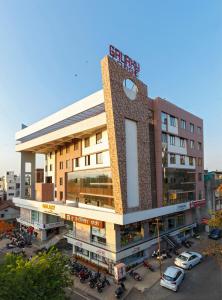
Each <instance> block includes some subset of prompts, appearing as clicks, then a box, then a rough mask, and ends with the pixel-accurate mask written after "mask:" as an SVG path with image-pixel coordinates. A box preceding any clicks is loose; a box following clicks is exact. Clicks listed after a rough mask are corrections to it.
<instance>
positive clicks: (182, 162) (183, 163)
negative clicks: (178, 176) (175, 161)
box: [180, 155, 185, 165]
mask: <svg viewBox="0 0 222 300" xmlns="http://www.w3.org/2000/svg"><path fill="white" fill-rule="evenodd" d="M180 164H181V165H185V155H180Z"/></svg>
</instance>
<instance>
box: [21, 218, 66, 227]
mask: <svg viewBox="0 0 222 300" xmlns="http://www.w3.org/2000/svg"><path fill="white" fill-rule="evenodd" d="M17 221H18V222H19V223H21V224H23V225H25V226H33V227H34V228H36V229H50V228H56V227H62V226H64V221H60V222H55V223H48V224H43V223H39V222H36V221H31V220H27V219H25V218H22V217H20V218H17Z"/></svg>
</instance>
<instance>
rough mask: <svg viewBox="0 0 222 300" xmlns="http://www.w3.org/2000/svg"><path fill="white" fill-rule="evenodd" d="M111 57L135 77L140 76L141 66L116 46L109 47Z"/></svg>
mask: <svg viewBox="0 0 222 300" xmlns="http://www.w3.org/2000/svg"><path fill="white" fill-rule="evenodd" d="M109 55H110V56H111V57H112V58H113V59H114V60H115V61H116V62H117V63H118V64H119V65H120V66H121V67H123V68H124V69H125V70H127V71H128V72H130V73H131V74H133V75H134V76H135V77H138V76H139V72H140V64H139V63H138V62H136V61H135V60H133V59H132V58H130V57H129V56H128V55H126V54H123V53H122V52H121V51H120V50H118V49H117V48H115V47H114V46H112V45H110V46H109Z"/></svg>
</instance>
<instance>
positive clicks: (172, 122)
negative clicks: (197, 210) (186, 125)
mask: <svg viewBox="0 0 222 300" xmlns="http://www.w3.org/2000/svg"><path fill="white" fill-rule="evenodd" d="M170 126H173V127H176V126H177V122H176V118H175V117H173V116H170Z"/></svg>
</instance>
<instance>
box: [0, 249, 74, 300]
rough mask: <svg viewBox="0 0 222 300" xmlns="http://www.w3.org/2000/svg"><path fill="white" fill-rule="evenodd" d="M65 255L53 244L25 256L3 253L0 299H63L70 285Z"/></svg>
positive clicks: (0, 269) (0, 274) (0, 268)
mask: <svg viewBox="0 0 222 300" xmlns="http://www.w3.org/2000/svg"><path fill="white" fill-rule="evenodd" d="M66 264H67V259H66V258H65V257H64V256H63V255H62V254H61V253H60V252H59V251H58V250H57V249H55V248H52V249H51V250H50V251H49V252H48V253H46V252H45V253H42V254H39V255H36V256H34V257H33V258H32V259H29V260H27V259H25V258H24V257H22V256H17V255H14V254H6V257H5V261H4V262H3V263H2V264H1V265H0V299H1V300H30V299H31V300H40V299H41V300H46V299H47V300H63V299H65V291H64V289H65V287H68V286H69V285H71V283H72V281H71V279H70V273H69V272H68V270H67V268H66Z"/></svg>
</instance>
